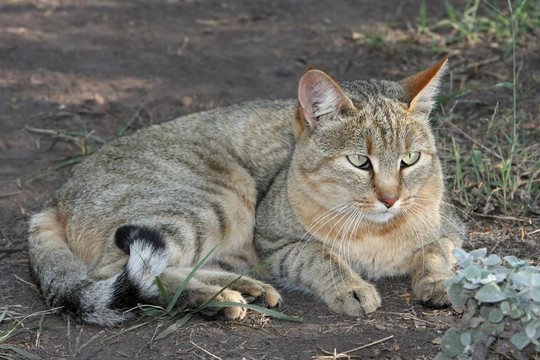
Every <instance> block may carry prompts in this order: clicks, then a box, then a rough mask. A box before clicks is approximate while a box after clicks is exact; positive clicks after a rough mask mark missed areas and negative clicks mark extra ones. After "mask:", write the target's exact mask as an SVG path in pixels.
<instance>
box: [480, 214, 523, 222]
mask: <svg viewBox="0 0 540 360" xmlns="http://www.w3.org/2000/svg"><path fill="white" fill-rule="evenodd" d="M471 214H472V215H476V216H480V217H483V218H489V219H497V220H503V221H520V222H524V223H529V221H528V220H524V219H518V218H517V217H513V216H503V215H488V214H482V213H477V212H472V213H471Z"/></svg>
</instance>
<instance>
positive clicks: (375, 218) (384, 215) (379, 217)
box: [365, 209, 399, 224]
mask: <svg viewBox="0 0 540 360" xmlns="http://www.w3.org/2000/svg"><path fill="white" fill-rule="evenodd" d="M398 214H399V211H397V210H392V209H386V210H384V211H371V212H368V213H366V214H365V218H366V219H367V220H369V221H371V222H374V223H381V224H382V223H386V222H389V221H390V220H392V219H394V218H395V217H396V216H397V215H398Z"/></svg>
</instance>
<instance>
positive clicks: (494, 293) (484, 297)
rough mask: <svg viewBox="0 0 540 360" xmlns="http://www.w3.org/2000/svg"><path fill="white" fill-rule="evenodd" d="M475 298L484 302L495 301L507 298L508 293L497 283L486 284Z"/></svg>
mask: <svg viewBox="0 0 540 360" xmlns="http://www.w3.org/2000/svg"><path fill="white" fill-rule="evenodd" d="M474 298H475V299H476V300H478V301H481V302H484V303H494V302H499V301H503V300H505V299H507V298H508V295H506V294H505V293H504V292H502V291H501V289H500V288H499V287H498V286H497V285H495V284H486V285H484V286H482V287H481V288H480V289H479V290H478V292H477V293H476V295H474Z"/></svg>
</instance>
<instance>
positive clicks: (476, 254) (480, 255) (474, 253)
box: [469, 248, 487, 259]
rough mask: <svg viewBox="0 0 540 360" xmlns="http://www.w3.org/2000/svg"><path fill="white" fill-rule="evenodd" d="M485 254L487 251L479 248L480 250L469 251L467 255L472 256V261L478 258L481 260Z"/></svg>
mask: <svg viewBox="0 0 540 360" xmlns="http://www.w3.org/2000/svg"><path fill="white" fill-rule="evenodd" d="M486 253H487V249H486V248H481V249H476V250H473V251H471V252H470V253H469V256H472V257H473V258H474V259H478V258H483V257H484V256H486Z"/></svg>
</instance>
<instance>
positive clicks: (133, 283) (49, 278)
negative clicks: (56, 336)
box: [28, 209, 169, 326]
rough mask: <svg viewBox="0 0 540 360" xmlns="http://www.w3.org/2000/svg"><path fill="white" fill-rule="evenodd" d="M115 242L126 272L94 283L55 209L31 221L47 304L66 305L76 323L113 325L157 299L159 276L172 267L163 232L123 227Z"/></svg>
mask: <svg viewBox="0 0 540 360" xmlns="http://www.w3.org/2000/svg"><path fill="white" fill-rule="evenodd" d="M115 242H116V245H117V246H118V247H120V248H121V249H122V250H123V251H124V252H126V253H128V254H129V260H128V262H127V264H126V266H125V268H124V269H123V270H122V271H121V272H120V273H118V274H115V275H113V276H112V277H110V278H108V279H105V280H99V281H98V280H94V279H92V278H91V277H90V276H89V274H88V272H89V267H88V265H87V264H85V263H84V262H83V261H82V259H80V258H79V257H77V256H76V255H75V254H74V253H73V252H72V251H71V249H70V247H69V244H68V243H67V241H66V236H65V226H63V224H62V221H61V219H60V218H59V217H58V216H57V213H56V211H55V210H54V209H48V210H46V211H44V212H42V213H40V214H37V215H34V216H33V217H32V220H31V222H30V236H29V244H28V246H29V253H30V263H31V266H32V270H33V272H34V275H35V276H36V278H37V280H38V281H39V283H40V287H41V291H42V292H43V295H44V297H45V298H46V300H47V302H48V303H49V305H51V306H54V307H60V306H61V307H62V308H63V311H65V312H66V313H67V314H69V315H70V316H72V317H74V318H75V319H77V320H78V321H81V322H85V323H91V324H99V325H103V326H113V325H116V324H119V323H121V322H123V321H124V320H126V319H128V318H129V317H130V316H129V313H127V312H126V310H128V309H130V308H132V307H134V306H136V305H137V303H139V302H144V301H147V300H151V299H156V298H157V297H159V290H158V288H157V285H156V283H155V278H156V276H157V275H159V274H161V273H162V272H163V270H165V268H166V267H167V265H168V260H169V253H168V251H167V248H166V246H165V242H164V241H163V238H162V237H161V235H160V234H159V233H157V232H156V231H154V230H152V229H149V228H147V227H143V226H130V225H127V226H122V227H120V228H119V229H118V230H117V231H116V234H115Z"/></svg>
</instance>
